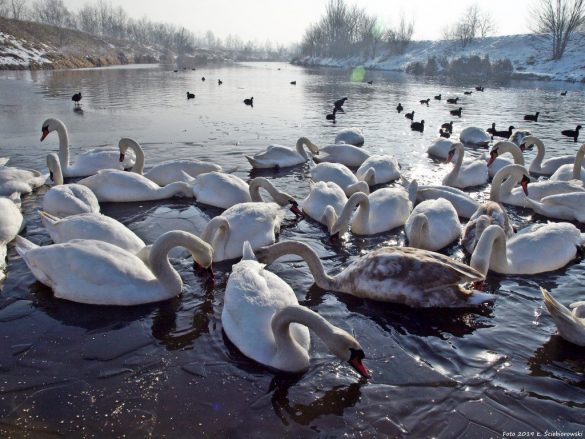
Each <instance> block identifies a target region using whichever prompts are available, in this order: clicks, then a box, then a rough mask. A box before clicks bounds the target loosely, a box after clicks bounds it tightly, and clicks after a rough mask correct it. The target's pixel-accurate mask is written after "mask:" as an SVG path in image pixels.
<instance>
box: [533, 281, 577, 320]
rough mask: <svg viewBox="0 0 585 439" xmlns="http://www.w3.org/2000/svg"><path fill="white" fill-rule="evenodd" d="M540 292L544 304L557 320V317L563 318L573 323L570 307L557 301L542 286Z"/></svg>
mask: <svg viewBox="0 0 585 439" xmlns="http://www.w3.org/2000/svg"><path fill="white" fill-rule="evenodd" d="M540 292H541V293H542V297H543V299H544V304H545V305H546V309H548V312H549V313H550V314H551V316H553V317H554V319H555V321H556V320H557V318H559V319H561V320H565V321H567V322H570V323H573V315H572V314H571V312H570V311H569V309H568V308H567V307H566V306H564V305H563V304H562V303H560V302H559V301H557V300H556V299H555V298H554V297H553V296H552V295H551V294H550V293H549V292H548V291H547V290H545V289H544V288H542V287H540Z"/></svg>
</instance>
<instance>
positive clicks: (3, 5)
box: [0, 0, 10, 17]
mask: <svg viewBox="0 0 585 439" xmlns="http://www.w3.org/2000/svg"><path fill="white" fill-rule="evenodd" d="M9 13H10V7H9V5H8V0H0V17H8V14H9Z"/></svg>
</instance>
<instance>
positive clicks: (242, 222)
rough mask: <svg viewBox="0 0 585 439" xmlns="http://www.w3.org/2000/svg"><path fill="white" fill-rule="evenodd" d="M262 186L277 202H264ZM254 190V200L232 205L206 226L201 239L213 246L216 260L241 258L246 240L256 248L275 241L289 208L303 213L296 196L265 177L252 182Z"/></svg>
mask: <svg viewBox="0 0 585 439" xmlns="http://www.w3.org/2000/svg"><path fill="white" fill-rule="evenodd" d="M261 187H262V188H265V189H266V190H267V191H268V192H269V193H270V194H271V195H272V198H273V199H274V201H275V202H273V203H272V202H270V203H268V202H264V200H263V199H262V197H261V195H260V188H261ZM250 193H251V196H252V199H253V200H254V201H252V202H246V203H239V204H236V205H234V206H232V207H230V208H228V209H227V210H225V211H224V212H223V213H222V214H221V215H219V216H216V217H215V218H213V219H212V220H210V221H209V222H208V223H207V225H206V226H205V229H204V230H203V233H202V235H201V238H202V239H203V240H204V241H205V242H208V243H209V244H210V245H211V246H212V248H213V261H214V262H220V261H224V260H228V259H234V258H239V257H240V256H242V248H243V244H244V242H246V241H248V242H249V243H250V244H251V246H252V248H258V247H262V246H265V245H269V244H272V243H274V242H275V241H276V235H277V233H278V232H279V231H280V224H281V222H282V219H283V218H284V215H285V213H286V208H288V209H289V210H291V211H292V212H293V213H294V214H295V215H296V216H302V213H301V211H300V210H299V209H298V207H297V206H298V205H297V202H296V201H295V199H294V198H293V197H291V196H290V195H288V194H286V193H285V192H281V191H279V190H277V189H276V188H275V187H274V186H273V185H272V184H271V183H270V182H269V181H268V180H266V179H265V178H263V177H257V178H255V179H254V180H252V181H251V182H250Z"/></svg>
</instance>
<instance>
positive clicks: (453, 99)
mask: <svg viewBox="0 0 585 439" xmlns="http://www.w3.org/2000/svg"><path fill="white" fill-rule="evenodd" d="M458 100H459V98H449V99H447V103H448V104H456V103H457V101H458Z"/></svg>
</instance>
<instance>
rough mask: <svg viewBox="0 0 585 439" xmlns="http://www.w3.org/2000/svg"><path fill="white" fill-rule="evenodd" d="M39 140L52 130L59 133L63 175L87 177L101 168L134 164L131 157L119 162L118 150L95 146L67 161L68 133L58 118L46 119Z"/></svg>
mask: <svg viewBox="0 0 585 439" xmlns="http://www.w3.org/2000/svg"><path fill="white" fill-rule="evenodd" d="M42 131H43V135H42V137H41V142H42V141H43V140H44V139H45V137H47V136H48V135H49V133H50V132H52V131H57V134H58V135H59V161H60V162H61V170H62V172H63V176H64V177H87V176H89V175H93V174H95V173H96V172H98V171H99V170H101V169H120V170H123V169H130V168H131V167H132V165H133V164H134V158H133V157H126V159H125V160H124V161H123V162H120V159H119V158H120V152H119V151H118V150H107V149H101V148H95V149H92V150H90V151H86V152H84V153H83V154H80V155H78V156H77V158H76V159H75V163H69V134H68V133H67V128H66V127H65V124H64V123H63V122H61V121H60V120H59V119H47V120H45V121H44V122H43V126H42Z"/></svg>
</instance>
